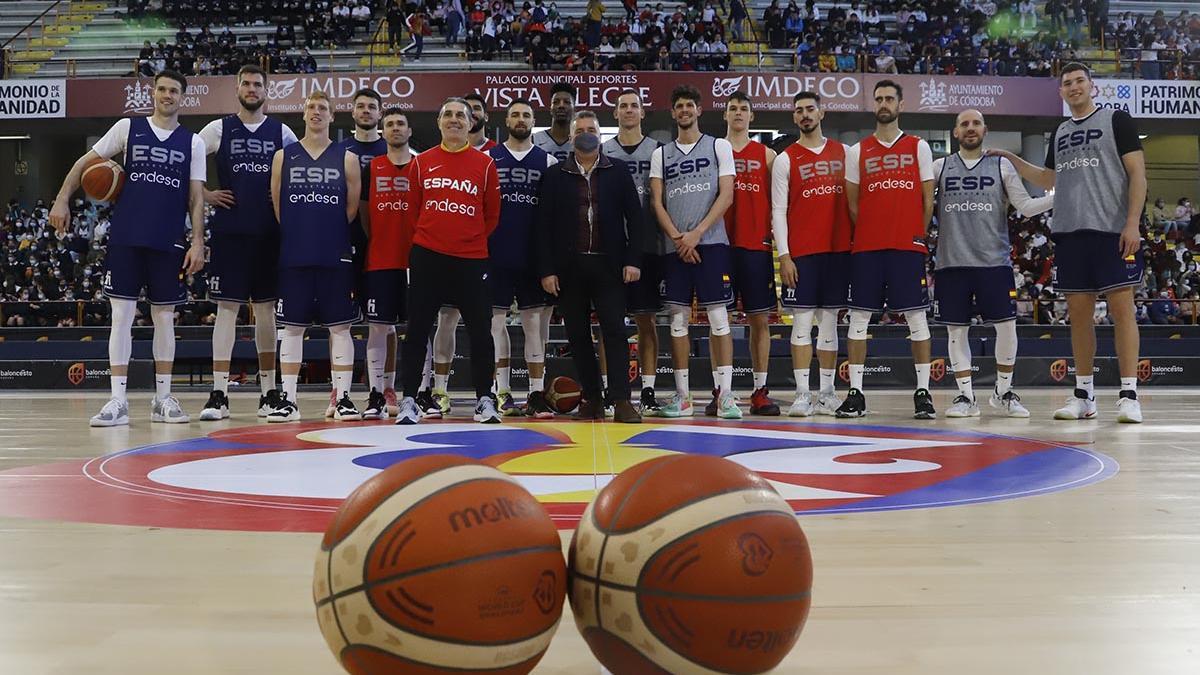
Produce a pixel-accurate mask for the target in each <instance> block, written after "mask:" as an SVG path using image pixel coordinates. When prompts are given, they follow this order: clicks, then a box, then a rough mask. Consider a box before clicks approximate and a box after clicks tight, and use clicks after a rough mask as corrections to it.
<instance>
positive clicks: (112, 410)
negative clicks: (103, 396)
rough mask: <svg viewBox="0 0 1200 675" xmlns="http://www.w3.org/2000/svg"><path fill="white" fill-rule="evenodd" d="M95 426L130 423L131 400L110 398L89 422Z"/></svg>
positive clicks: (115, 425)
mask: <svg viewBox="0 0 1200 675" xmlns="http://www.w3.org/2000/svg"><path fill="white" fill-rule="evenodd" d="M88 424H90V425H91V426H93V427H117V426H122V425H126V424H129V402H128V401H124V400H121V399H119V398H110V399H109V400H108V403H105V404H104V407H103V408H101V409H100V412H98V413H96V414H95V415H93V416H92V421H91V422H89V423H88Z"/></svg>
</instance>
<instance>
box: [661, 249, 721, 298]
mask: <svg viewBox="0 0 1200 675" xmlns="http://www.w3.org/2000/svg"><path fill="white" fill-rule="evenodd" d="M696 251H697V252H698V253H699V254H700V262H699V263H696V264H692V263H685V262H683V261H682V260H680V259H679V256H678V255H676V254H674V253H668V254H667V255H664V256H662V261H663V280H664V282H665V286H666V287H665V289H664V290H663V300H664V301H666V303H667V304H668V305H684V306H687V307H691V306H692V297H693V295H694V296H695V298H696V301H697V302H699V303H700V306H702V307H711V306H713V305H728V304H729V303H730V302H733V283H732V281H731V279H730V272H731V271H732V269H731V264H732V263H731V262H730V259H729V258H730V255H729V245H728V244H705V245H703V246H697V247H696Z"/></svg>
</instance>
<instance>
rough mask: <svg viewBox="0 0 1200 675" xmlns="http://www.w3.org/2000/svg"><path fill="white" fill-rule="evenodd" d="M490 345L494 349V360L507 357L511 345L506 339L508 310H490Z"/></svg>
mask: <svg viewBox="0 0 1200 675" xmlns="http://www.w3.org/2000/svg"><path fill="white" fill-rule="evenodd" d="M492 345H493V346H494V347H495V349H496V360H497V361H499V360H500V359H508V358H509V355H510V353H511V351H512V345H511V343H510V341H509V339H508V311H507V310H503V309H499V310H495V311H493V312H492Z"/></svg>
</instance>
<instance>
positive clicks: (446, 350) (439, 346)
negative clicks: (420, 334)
mask: <svg viewBox="0 0 1200 675" xmlns="http://www.w3.org/2000/svg"><path fill="white" fill-rule="evenodd" d="M458 318H459V313H458V310H457V309H452V308H450V307H443V308H442V310H441V311H439V312H438V320H437V330H436V331H434V333H433V362H434V363H450V362H451V361H453V360H454V344H455V332H456V331H458Z"/></svg>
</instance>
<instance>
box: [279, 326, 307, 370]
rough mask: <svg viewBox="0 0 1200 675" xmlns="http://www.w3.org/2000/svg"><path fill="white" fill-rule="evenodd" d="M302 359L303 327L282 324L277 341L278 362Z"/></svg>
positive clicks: (294, 361) (299, 360)
mask: <svg viewBox="0 0 1200 675" xmlns="http://www.w3.org/2000/svg"><path fill="white" fill-rule="evenodd" d="M303 360H304V327H303V326H284V327H283V339H281V340H280V341H279V362H280V363H300V362H301V361H303Z"/></svg>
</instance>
